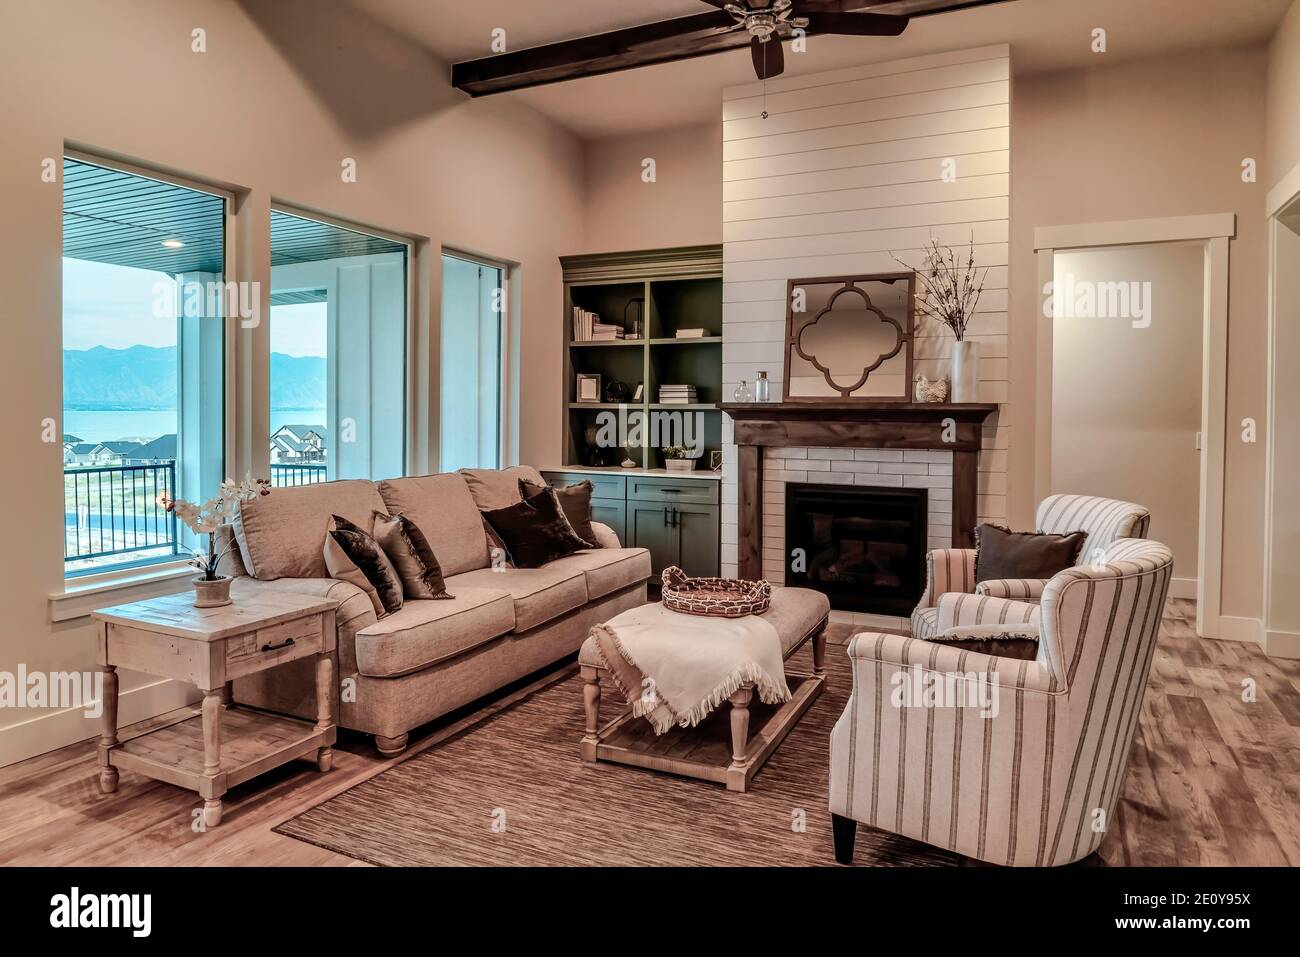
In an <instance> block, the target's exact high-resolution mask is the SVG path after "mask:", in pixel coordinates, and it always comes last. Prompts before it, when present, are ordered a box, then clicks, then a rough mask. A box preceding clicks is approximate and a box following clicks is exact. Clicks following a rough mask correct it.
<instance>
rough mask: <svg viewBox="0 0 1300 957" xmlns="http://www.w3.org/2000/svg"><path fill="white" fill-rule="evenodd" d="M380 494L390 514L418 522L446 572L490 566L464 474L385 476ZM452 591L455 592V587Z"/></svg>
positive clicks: (481, 524)
mask: <svg viewBox="0 0 1300 957" xmlns="http://www.w3.org/2000/svg"><path fill="white" fill-rule="evenodd" d="M379 494H380V495H381V496H382V500H383V502H384V503H385V504H386V505H387V506H388V514H390V515H396V514H397V513H398V512H402V513H403V514H405V515H406V517H407V518H409V519H410V520H411V521H413V522H414V523H415V524H416V525H417V526H419V528H420V531H421V532H423V533H424V537H425V538H426V539H427V540H428V542H429V546H430V547H431V548H432V549H433V553H434V554H435V555H437V556H438V564H439V565H441V566H442V574H443V575H444V576H450V575H456V574H459V573H460V572H467V571H470V570H472V569H475V568H486V567H487V564H488V551H487V537H486V536H485V535H484V534H483V519H482V518H481V517H480V516H479V511H478V506H477V505H475V504H474V498H473V496H471V495H470V494H469V486H468V485H466V484H465V478H464V476H462V475H459V474H457V473H456V472H444V473H442V474H441V475H416V476H411V477H409V478H395V479H385V480H384V481H382V482H380V483H379ZM270 497H272V498H274V496H270ZM448 587H449V588H450V587H451V586H450V585H449V586H448ZM451 591H452V593H453V594H455V591H456V589H454V588H451Z"/></svg>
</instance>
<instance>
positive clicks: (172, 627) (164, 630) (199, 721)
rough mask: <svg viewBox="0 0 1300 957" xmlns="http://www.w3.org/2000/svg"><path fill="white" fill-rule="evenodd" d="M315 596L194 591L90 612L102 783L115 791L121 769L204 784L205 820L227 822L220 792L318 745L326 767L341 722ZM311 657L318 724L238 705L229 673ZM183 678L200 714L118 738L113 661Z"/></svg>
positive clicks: (323, 616)
mask: <svg viewBox="0 0 1300 957" xmlns="http://www.w3.org/2000/svg"><path fill="white" fill-rule="evenodd" d="M337 606H338V603H337V602H335V601H333V600H331V599H323V598H319V597H316V596H313V595H292V594H259V595H245V596H240V597H236V598H235V601H234V602H233V603H232V604H229V605H225V606H223V607H220V608H195V607H194V595H193V593H192V592H182V593H180V594H176V595H167V596H164V597H161V598H150V599H148V600H147V601H138V602H133V603H131V604H127V605H117V606H115V607H112V608H101V609H99V610H98V611H96V612H95V613H94V617H95V624H96V627H97V629H98V632H99V634H98V643H99V663H100V667H101V669H102V670H103V673H104V714H103V733H102V735H101V736H100V739H99V769H100V770H99V786H100V788H101V789H102V790H103V791H104V792H105V793H112V792H114V791H116V790H117V781H118V769H119V768H125V769H126V770H128V771H135V772H137V773H139V774H143V775H146V776H147V777H151V778H153V779H155V780H158V781H166V782H167V783H169V784H175V785H178V786H179V787H183V788H189V789H190V790H192V791H197V792H198V793H199V794H200V796H202V798H203V818H204V821H205V823H206V825H207V826H208V827H216V826H217V825H218V824H220V823H221V797H222V795H224V794H225V793H226V791H227V790H229V789H230V788H232V787H234V786H235V785H237V784H241V783H243V782H244V781H247V780H248V779H249V778H252V777H255V776H257V775H259V774H261V773H263V772H264V771H269V770H271V769H272V768H275V767H279V766H280V765H282V764H285V763H287V762H289V761H292V760H294V759H295V758H300V757H304V756H307V755H310V754H311V752H313V751H314V752H316V764H317V767H319V768H320V770H321V771H328V770H329V769H330V768H331V766H332V764H333V750H332V748H333V745H334V742H335V739H336V736H337V729H336V727H335V719H334V687H333V686H334V674H333V672H334V664H333V659H332V657H331V654H332V653H333V651H334V647H335V640H336V635H335V630H334V613H335V609H336V608H337ZM312 656H315V658H316V723H315V724H314V725H313V724H312V723H311V722H309V721H303V720H301V719H299V718H293V717H288V716H286V715H278V714H272V713H270V712H266V711H259V710H256V709H252V708H243V707H239V706H236V705H235V703H234V700H233V698H232V697H231V691H230V689H231V682H233V681H234V679H236V678H242V677H244V676H245V675H251V674H256V673H257V672H259V671H265V670H266V669H268V668H274V667H276V666H277V665H282V664H284V663H286V662H289V661H296V660H298V659H300V658H309V657H312ZM118 668H127V669H129V670H131V671H142V672H145V673H146V674H151V675H158V676H160V677H164V678H174V679H176V680H178V681H188V682H190V683H192V684H194V685H197V686H198V688H199V690H201V691H202V692H203V705H202V708H201V710H200V712H199V713H198V714H195V715H192V716H190V717H188V718H184V719H179V720H177V721H176V722H174V723H171V724H167V725H164V726H163V727H160V728H156V729H154V730H152V731H149V732H147V733H145V734H142V735H139V736H138V737H134V738H131V739H130V740H128V741H120V742H119V741H118V738H117V669H118Z"/></svg>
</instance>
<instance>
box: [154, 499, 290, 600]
mask: <svg viewBox="0 0 1300 957" xmlns="http://www.w3.org/2000/svg"><path fill="white" fill-rule="evenodd" d="M270 494H271V483H270V482H269V481H267V480H266V479H257V480H253V479H251V478H245V479H244V481H242V482H236V481H235V480H234V479H226V480H225V481H224V482H222V483H221V487H220V488H218V489H217V494H216V495H214V496H213V497H212V498H210V499H208V500H207V501H206V502H204V503H203V504H202V505H198V504H196V503H194V502H188V501H186V500H185V499H183V498H171V497H170V496H168V495H167V494H165V493H164V494H163V495H160V496H159V497H158V502H159V504H161V505H162V507H163V508H165V509H166V510H167V511H169V512H171V513H172V514H173V515H175V516H176V517H177V518H178V519H180V520H181V521H182V522H184V523H185V526H186V527H187V528H188V529H189V530H190V531H192V532H193V533H194V534H195V535H207V536H208V549H207V554H204V553H203V552H202V551H197V550H196V551H195V552H194V554H193V555H192V556H191V557H190V561H189V563H190V564H191V565H193V566H194V567H195V568H197V569H198V570H199V571H200V572H201V573H202V574H200V575H197V576H196V577H195V578H194V579H193V581H194V607H195V608H216V607H218V606H220V605H229V604H230V576H229V575H221V574H218V571H217V569H218V568H219V567H220V565H221V560H222V559H223V558H225V557H226V555H228V554H229V553H230V550H231V549H232V548H234V547H235V541H234V539H233V538H232V539H231V540H230V542H229V543H228V544H227V545H226V546H225V547H224V548H222V549H220V550H218V548H217V530H218V529H219V528H221V527H222V526H224V525H229V524H230V523H231V522H233V521H234V520H235V513H236V511H237V509H238V507H239V503H240V502H249V501H252V500H253V499H255V498H258V497H259V496H262V495H270Z"/></svg>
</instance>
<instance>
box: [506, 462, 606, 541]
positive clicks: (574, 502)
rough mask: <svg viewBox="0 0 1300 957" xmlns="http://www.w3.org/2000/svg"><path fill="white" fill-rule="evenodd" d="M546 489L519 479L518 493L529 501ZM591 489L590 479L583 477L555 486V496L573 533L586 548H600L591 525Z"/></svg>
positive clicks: (592, 487)
mask: <svg viewBox="0 0 1300 957" xmlns="http://www.w3.org/2000/svg"><path fill="white" fill-rule="evenodd" d="M546 489H547V486H545V485H534V484H533V483H532V482H525V481H524V480H523V479H520V480H519V494H520V495H521V496H523V498H524V499H525V500H526V501H531V500H532V498H533V496H534V495H541V494H543V493H544V492H545V491H546ZM592 491H594V486H593V485H592V484H591V480H590V479H585V480H583V481H581V482H578V483H576V484H574V485H566V486H564V488H556V489H555V497H556V498H557V499H559V502H560V510H561V511H563V512H564V517H565V518H566V519H568V521H569V524H570V525H571V526H573V531H574V534H576V535H577V536H578V537H579V538H580V539H582V540H583V541H584V542H586V543H587V547H588V548H600V543H599V542H597V541H596V530H595V529H593V528H592V527H591V493H592Z"/></svg>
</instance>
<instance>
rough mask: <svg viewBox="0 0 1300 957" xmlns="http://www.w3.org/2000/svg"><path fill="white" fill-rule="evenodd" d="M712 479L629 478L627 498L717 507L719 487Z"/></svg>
mask: <svg viewBox="0 0 1300 957" xmlns="http://www.w3.org/2000/svg"><path fill="white" fill-rule="evenodd" d="M719 484H720V483H718V482H715V481H713V480H711V479H696V480H694V481H693V480H691V479H665V478H636V477H633V478H629V479H628V480H627V497H628V499H635V500H637V501H641V502H690V503H692V504H696V505H717V504H718V485H719Z"/></svg>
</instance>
